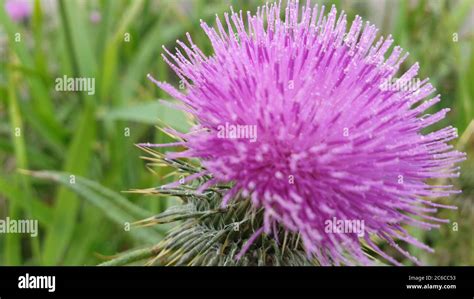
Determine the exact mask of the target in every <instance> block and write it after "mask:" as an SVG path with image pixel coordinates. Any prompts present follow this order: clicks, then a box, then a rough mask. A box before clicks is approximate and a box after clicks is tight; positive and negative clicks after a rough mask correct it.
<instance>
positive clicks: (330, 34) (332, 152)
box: [149, 1, 465, 265]
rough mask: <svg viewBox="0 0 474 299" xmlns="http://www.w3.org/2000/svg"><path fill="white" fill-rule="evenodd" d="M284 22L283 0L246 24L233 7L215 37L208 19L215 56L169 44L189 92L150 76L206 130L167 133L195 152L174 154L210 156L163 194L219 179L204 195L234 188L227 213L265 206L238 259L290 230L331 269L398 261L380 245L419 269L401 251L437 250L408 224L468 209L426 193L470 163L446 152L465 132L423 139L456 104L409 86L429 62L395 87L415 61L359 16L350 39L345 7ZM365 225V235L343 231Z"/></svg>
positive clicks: (445, 191)
mask: <svg viewBox="0 0 474 299" xmlns="http://www.w3.org/2000/svg"><path fill="white" fill-rule="evenodd" d="M281 13H282V7H281V3H275V4H267V5H265V6H263V7H260V8H258V10H257V12H256V15H252V14H250V12H247V16H246V18H245V19H246V21H244V16H243V14H242V12H239V13H236V12H233V11H232V13H231V14H230V15H229V14H227V13H226V14H225V22H224V23H222V22H221V20H220V19H219V17H217V18H216V26H215V28H212V27H209V26H208V25H207V24H206V23H204V22H202V21H201V26H202V28H203V29H204V31H205V32H206V34H207V36H208V37H209V39H210V41H211V43H212V47H213V54H212V56H206V55H205V54H204V53H203V52H202V51H201V50H200V49H199V48H198V47H197V46H196V45H195V44H194V43H193V41H192V39H191V37H190V36H189V34H188V35H187V38H188V40H189V46H188V45H186V44H185V43H182V42H181V41H177V43H178V45H179V46H180V47H181V49H178V48H177V49H176V54H172V53H171V52H170V51H168V50H167V49H166V48H164V49H165V51H166V53H167V55H163V57H164V59H165V61H166V62H167V63H168V64H169V65H170V66H171V68H172V69H173V70H174V71H175V72H176V74H177V75H178V76H179V78H180V80H181V83H182V84H184V85H185V86H186V89H187V91H186V92H180V91H179V90H177V89H175V88H174V87H172V86H171V85H170V84H168V83H163V82H158V81H156V80H155V79H153V78H152V77H151V76H149V78H150V79H151V80H152V81H153V82H154V83H156V84H157V85H158V86H159V87H160V88H161V89H163V90H165V91H166V92H167V93H169V94H170V95H171V96H172V97H174V98H176V99H177V100H178V101H180V104H178V105H177V107H178V108H179V109H182V110H183V111H185V112H187V113H189V114H191V115H192V116H193V117H194V119H195V121H196V124H197V125H196V126H195V127H194V128H193V129H192V130H191V131H190V132H188V133H182V132H177V131H174V130H171V129H168V132H169V133H172V134H173V135H174V136H175V137H176V138H177V139H179V141H178V142H176V143H172V144H168V146H182V147H185V148H186V150H184V151H181V152H170V153H167V156H166V157H167V158H166V159H169V160H171V159H182V158H198V159H200V161H201V163H202V166H203V168H202V169H201V171H199V172H197V173H194V174H192V175H190V176H189V177H187V178H186V179H185V181H181V182H176V183H173V184H170V185H167V186H164V187H163V188H162V189H165V190H166V188H174V187H176V186H178V185H179V184H184V183H188V182H191V181H193V180H197V179H199V178H203V177H207V178H209V179H207V180H205V181H206V182H205V183H204V184H203V185H202V186H200V187H199V188H198V191H199V192H203V191H205V190H207V189H208V188H210V187H211V186H213V185H216V184H225V183H231V185H230V188H229V190H227V191H226V192H225V195H224V196H223V198H222V199H221V200H220V205H221V207H222V208H226V207H229V205H232V204H233V203H239V202H242V201H245V200H247V199H248V200H250V202H251V206H252V209H254V210H259V211H262V223H261V227H260V228H256V229H254V230H253V234H252V235H251V236H250V237H249V238H248V241H247V242H246V243H245V244H242V246H241V248H240V253H239V254H238V255H236V258H237V259H239V258H241V257H242V256H244V255H245V254H246V253H247V251H248V250H252V249H255V250H257V249H258V246H259V244H261V243H259V242H258V240H259V238H264V237H265V238H266V237H268V236H272V237H273V238H274V239H275V242H277V243H278V244H281V238H280V237H281V230H282V229H283V231H286V232H289V233H292V234H297V235H298V236H299V237H300V238H301V240H302V244H303V248H304V251H305V253H306V255H307V257H308V259H314V260H316V261H317V263H318V264H321V265H341V264H345V265H353V264H363V265H370V264H373V263H374V260H373V259H372V258H370V257H369V253H376V254H378V255H380V256H381V257H382V258H384V259H385V260H387V261H388V262H390V263H393V264H396V265H399V264H400V262H399V261H398V260H396V259H395V258H393V257H392V256H390V255H388V254H387V253H386V252H385V251H384V250H382V249H381V248H380V247H379V246H378V245H377V244H379V243H380V241H383V242H385V243H386V244H388V245H389V246H391V247H393V248H395V249H396V250H398V251H399V252H400V253H401V254H402V255H403V256H405V257H406V258H408V259H410V260H411V261H412V262H413V263H415V264H420V262H419V261H418V259H417V258H416V257H413V256H412V255H411V254H410V253H409V252H407V251H406V250H404V249H403V248H402V247H401V246H400V245H399V242H400V241H402V242H406V243H409V244H411V245H414V246H416V247H419V248H422V249H424V250H427V251H430V252H431V251H433V249H431V248H430V247H428V246H427V245H425V244H423V243H422V242H421V241H419V240H417V239H415V238H414V237H413V236H411V235H410V234H409V233H408V231H407V230H406V226H417V227H420V228H422V229H427V230H429V229H432V228H437V227H439V225H440V223H446V222H448V220H446V219H439V218H437V217H435V216H434V215H433V214H434V213H436V212H437V210H438V208H447V209H455V208H456V207H455V206H448V205H443V204H440V203H437V202H436V199H437V198H440V197H445V196H449V195H451V194H454V193H457V192H458V191H456V190H452V186H451V185H430V184H428V180H429V179H439V178H451V177H457V176H458V175H459V173H458V170H459V167H455V166H454V165H455V163H457V162H460V161H462V160H464V159H465V155H464V154H463V153H461V152H458V151H455V150H453V147H452V146H451V145H448V142H449V141H451V140H453V139H455V138H456V137H457V132H456V129H455V128H453V127H451V126H450V127H446V128H444V129H441V130H438V131H435V132H432V133H429V134H423V133H422V130H423V129H425V128H427V127H429V126H430V125H432V124H434V123H437V122H438V121H440V120H442V119H443V118H444V117H445V115H446V113H447V112H448V111H449V109H442V110H440V111H438V112H436V113H434V114H432V115H429V114H425V111H426V110H427V109H428V108H429V107H432V106H433V105H435V104H436V103H438V102H439V101H440V95H433V93H434V92H435V89H434V87H433V86H432V85H431V84H430V82H429V79H425V80H422V81H419V82H418V83H419V84H416V86H414V87H413V86H412V87H411V88H408V89H406V88H399V87H400V86H406V85H408V84H409V83H410V82H413V81H414V80H416V76H417V74H418V70H419V65H418V63H416V64H414V65H412V66H411V67H410V68H409V69H408V71H406V72H405V73H404V74H403V75H401V76H400V77H399V78H398V79H395V76H396V74H397V72H398V70H399V68H400V65H401V64H402V62H403V61H404V60H405V59H406V57H407V55H408V53H405V54H404V53H403V51H402V49H401V48H400V47H398V46H395V47H394V48H393V49H391V50H389V49H390V48H391V45H392V43H393V39H392V37H391V36H388V37H387V38H383V37H380V38H378V39H377V41H376V38H377V28H375V26H374V25H371V24H369V23H368V22H367V23H366V24H365V25H364V23H363V21H362V19H361V18H360V17H359V16H356V17H355V19H354V20H353V22H352V24H351V25H350V28H349V29H348V30H347V28H348V21H347V17H346V15H345V14H344V12H342V13H341V14H339V16H337V12H336V8H335V7H334V6H333V7H332V8H331V10H330V12H329V13H328V14H325V7H324V6H322V7H321V8H318V6H317V5H315V6H314V7H312V5H311V3H310V1H307V2H306V4H305V5H304V6H302V8H301V9H300V7H299V3H298V1H289V2H288V5H287V7H286V9H284V11H283V14H284V18H283V19H281V18H280V15H281ZM387 82H395V83H396V86H398V87H397V88H388V87H387ZM249 132H254V133H255V134H254V135H253V136H249ZM223 133H226V134H223ZM250 137H253V138H250ZM152 146H166V145H149V147H152ZM339 221H342V222H339ZM351 221H352V222H351ZM356 221H358V223H359V224H360V223H362V224H363V225H359V226H358V227H357V229H358V231H356V230H354V227H355V226H344V225H342V226H340V225H339V224H340V223H355V222H356ZM335 222H337V224H335ZM328 228H329V230H328ZM332 228H335V229H332ZM341 228H342V229H341ZM351 228H352V229H351Z"/></svg>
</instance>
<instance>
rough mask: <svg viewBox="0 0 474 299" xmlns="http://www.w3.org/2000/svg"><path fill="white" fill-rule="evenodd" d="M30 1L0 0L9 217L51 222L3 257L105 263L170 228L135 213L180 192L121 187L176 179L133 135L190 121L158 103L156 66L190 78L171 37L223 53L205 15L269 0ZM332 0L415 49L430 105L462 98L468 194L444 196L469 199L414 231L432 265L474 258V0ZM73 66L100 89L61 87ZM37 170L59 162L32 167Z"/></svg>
mask: <svg viewBox="0 0 474 299" xmlns="http://www.w3.org/2000/svg"><path fill="white" fill-rule="evenodd" d="M303 2H305V1H303ZM314 2H315V1H313V3H314ZM30 3H31V5H32V15H31V16H30V17H29V18H28V19H27V20H25V21H22V22H14V21H12V20H11V19H10V17H9V16H8V15H7V13H6V12H5V11H4V9H3V7H4V1H3V0H0V219H4V218H5V217H10V218H13V219H37V220H38V221H39V225H40V234H39V237H37V238H30V237H29V236H25V235H19V234H4V235H1V234H0V265H95V264H98V263H100V262H102V261H104V260H106V259H107V258H109V257H111V256H114V255H116V254H117V253H119V252H123V251H126V250H129V249H132V248H137V247H141V246H145V245H149V244H154V243H157V242H158V241H159V240H160V239H161V238H162V237H163V235H164V233H165V232H166V229H167V227H150V228H141V229H135V228H133V229H132V230H130V231H129V230H128V229H127V228H128V227H127V223H130V222H133V221H137V220H140V219H143V218H146V217H149V216H151V215H153V214H156V213H157V212H160V211H163V210H164V209H165V208H166V207H167V206H169V205H170V204H173V199H170V198H155V197H143V196H138V195H133V194H127V193H123V192H121V191H126V190H130V189H136V188H146V187H151V186H160V185H161V184H163V183H165V182H169V181H171V180H173V177H172V175H171V176H170V175H168V174H169V173H168V172H169V171H170V170H167V169H162V170H159V171H158V172H157V173H155V174H153V173H151V172H150V171H149V170H147V168H146V165H145V163H144V161H143V160H142V159H140V156H141V155H143V152H141V151H140V150H139V149H138V148H136V147H135V146H134V144H136V143H139V142H157V143H162V142H166V141H169V140H170V139H169V137H167V136H166V135H164V134H163V133H162V132H161V131H160V130H157V129H156V127H155V126H156V125H160V124H163V123H166V124H167V125H169V126H171V127H174V128H176V129H178V130H187V129H188V128H189V123H188V121H187V119H186V117H185V116H184V115H183V114H182V113H180V112H177V111H174V110H171V109H169V108H166V106H163V105H162V104H160V103H159V102H158V100H157V99H165V100H171V99H170V98H169V97H168V95H167V94H164V93H163V92H161V91H160V90H158V88H157V87H156V86H154V85H153V84H152V83H151V82H149V81H148V80H147V79H146V75H147V73H151V74H153V75H154V76H155V78H157V79H159V80H162V81H169V82H171V83H172V84H175V86H177V85H179V82H178V80H177V77H176V76H175V75H174V74H173V73H172V72H171V70H170V69H169V68H168V66H167V65H166V64H165V63H164V62H163V61H162V59H161V57H160V54H161V53H162V48H161V46H162V45H166V46H167V47H168V48H170V49H173V48H174V45H175V43H176V39H182V40H185V38H184V37H185V33H186V32H189V33H190V34H191V36H192V37H193V40H194V41H195V42H196V43H197V44H198V46H200V47H201V49H203V50H204V52H205V53H207V54H211V53H212V50H211V48H210V43H209V41H208V39H207V38H206V36H205V35H204V33H203V31H202V30H201V29H200V27H199V20H200V19H203V20H205V21H206V22H208V23H210V24H214V17H215V14H216V13H217V14H219V15H222V13H223V12H225V11H228V9H229V6H230V5H232V6H233V7H234V8H235V9H236V10H238V9H242V10H243V11H245V10H252V11H254V10H255V8H256V7H257V6H258V5H261V4H263V3H264V2H263V1H219V0H216V1H203V0H195V1H191V0H189V1H188V0H185V1H173V0H156V1H153V0H150V1H145V0H134V1H126V0H113V1H112V0H109V1H107V0H103V1H100V0H99V1H94V0H87V1H81V0H67V1H65V0H58V1H48V0H43V1H41V0H37V1H30ZM318 3H321V2H320V1H318ZM323 3H326V4H327V5H331V4H335V5H336V6H337V8H338V9H339V10H341V9H343V10H345V11H346V12H347V13H348V15H349V19H350V20H352V19H353V18H354V16H355V15H357V14H358V15H361V16H363V17H364V19H365V20H369V21H371V22H372V23H375V24H376V25H377V26H378V27H379V28H380V33H381V34H383V35H385V36H386V35H388V34H390V33H391V34H392V35H393V37H394V39H395V43H397V44H399V45H401V46H402V47H403V48H404V49H405V50H407V51H408V52H410V56H409V58H408V60H407V61H406V62H405V63H404V65H403V69H404V70H406V69H407V68H408V67H409V66H410V65H411V64H412V63H414V62H416V61H418V62H419V63H420V67H421V71H420V78H422V79H423V78H426V77H430V78H431V82H432V83H433V85H434V86H435V87H436V88H437V89H438V91H439V93H440V94H441V95H442V101H441V103H439V104H438V105H437V106H436V107H434V108H433V109H432V111H435V110H438V109H440V108H444V107H450V108H451V109H452V110H451V112H450V113H449V115H448V118H447V119H445V120H444V121H443V122H442V123H440V124H438V125H437V126H434V127H433V130H434V129H436V128H439V127H440V126H442V125H448V124H453V125H454V126H456V127H457V128H458V130H459V135H460V136H461V138H460V139H458V140H456V141H455V143H454V145H455V146H456V147H458V148H459V149H462V150H464V151H466V152H467V153H468V156H469V159H468V160H467V161H465V162H464V163H463V164H462V165H461V166H462V175H461V177H460V178H459V179H455V180H453V181H452V182H451V183H453V184H455V185H457V186H458V187H459V188H462V189H463V191H464V192H463V194H462V195H459V196H456V197H452V198H449V199H443V202H444V203H450V204H455V205H457V206H458V207H459V209H458V210H456V211H442V212H440V215H441V216H443V217H446V218H449V219H450V220H451V223H450V224H448V225H443V226H442V228H441V229H440V230H439V231H430V232H424V231H415V230H413V231H412V232H413V233H414V234H415V235H416V236H417V237H418V238H419V239H420V240H423V241H424V242H426V243H427V244H429V245H430V246H432V247H434V248H435V249H436V253H434V254H428V253H425V252H423V251H421V250H419V249H416V248H409V250H410V252H412V253H413V254H414V255H417V256H418V257H420V258H421V260H422V261H423V262H424V263H425V264H428V265H474V231H473V228H474V158H472V157H474V152H473V151H474V123H473V122H472V120H473V118H474V52H473V48H474V30H473V27H474V21H473V19H474V1H471V0H459V1H447V0H446V1H442V0H434V1H394V0H390V1H325V2H323ZM18 37H20V40H18ZM64 75H66V76H68V77H88V78H95V94H94V95H88V94H87V93H85V92H61V91H56V90H55V80H56V78H59V77H63V76H64ZM27 170H30V171H48V172H41V173H36V177H34V176H31V175H29V174H31V173H30V172H29V171H27ZM38 176H41V177H43V178H46V180H44V179H38V178H37V177H38ZM393 254H396V253H395V252H394V253H393ZM405 264H407V265H410V262H409V261H407V260H405Z"/></svg>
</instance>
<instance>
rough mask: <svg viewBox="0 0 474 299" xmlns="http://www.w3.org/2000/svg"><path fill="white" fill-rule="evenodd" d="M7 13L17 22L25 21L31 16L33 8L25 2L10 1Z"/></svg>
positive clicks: (19, 0)
mask: <svg viewBox="0 0 474 299" xmlns="http://www.w3.org/2000/svg"><path fill="white" fill-rule="evenodd" d="M5 11H6V12H7V14H8V15H9V16H10V17H11V18H12V20H13V21H15V22H20V21H23V20H24V19H27V18H28V17H29V16H30V15H31V6H30V4H29V3H28V2H27V1H25V0H8V1H7V2H6V3H5Z"/></svg>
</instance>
